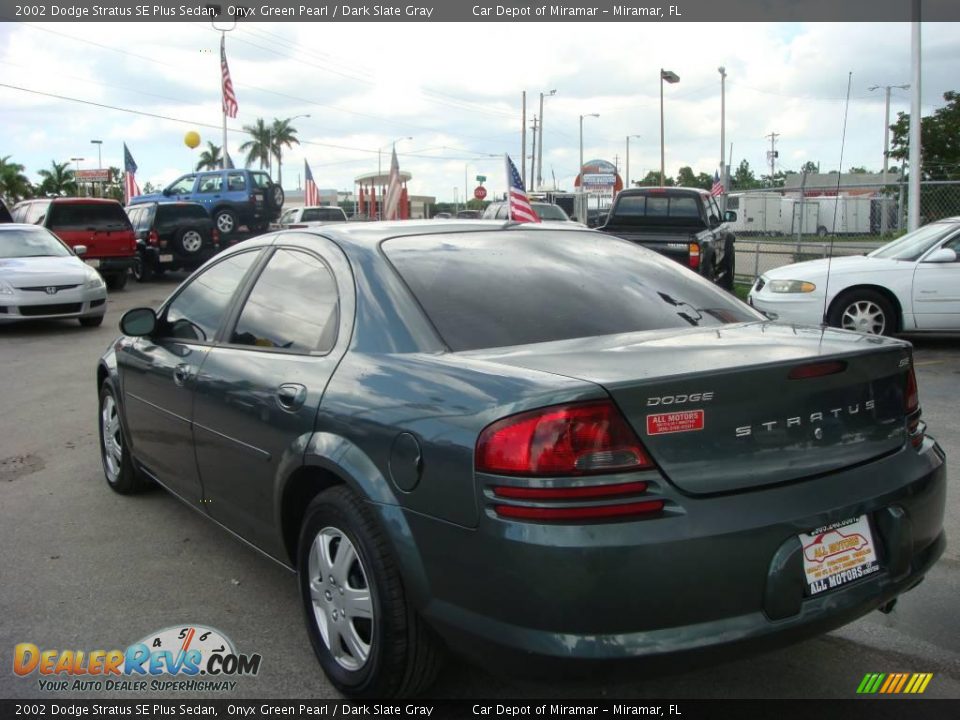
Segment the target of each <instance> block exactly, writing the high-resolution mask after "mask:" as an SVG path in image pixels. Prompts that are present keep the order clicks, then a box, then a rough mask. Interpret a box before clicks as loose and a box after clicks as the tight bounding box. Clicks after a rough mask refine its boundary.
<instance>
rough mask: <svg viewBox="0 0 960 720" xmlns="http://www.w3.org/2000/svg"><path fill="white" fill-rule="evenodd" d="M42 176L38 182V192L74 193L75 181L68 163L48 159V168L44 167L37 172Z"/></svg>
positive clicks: (54, 193) (48, 193)
mask: <svg viewBox="0 0 960 720" xmlns="http://www.w3.org/2000/svg"><path fill="white" fill-rule="evenodd" d="M37 174H38V175H39V176H40V177H42V178H43V180H42V181H41V182H40V192H42V193H43V194H44V195H56V196H58V197H59V196H62V195H76V194H77V183H76V180H75V179H74V176H73V170H71V169H70V163H68V162H64V163H58V162H57V161H56V160H51V161H50V169H49V170H47V169H44V170H40V171H38V172H37Z"/></svg>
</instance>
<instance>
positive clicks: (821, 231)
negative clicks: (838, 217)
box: [817, 225, 827, 237]
mask: <svg viewBox="0 0 960 720" xmlns="http://www.w3.org/2000/svg"><path fill="white" fill-rule="evenodd" d="M817 235H818V236H820V237H826V236H827V229H826V228H825V227H824V226H823V225H821V226H820V227H818V228H817Z"/></svg>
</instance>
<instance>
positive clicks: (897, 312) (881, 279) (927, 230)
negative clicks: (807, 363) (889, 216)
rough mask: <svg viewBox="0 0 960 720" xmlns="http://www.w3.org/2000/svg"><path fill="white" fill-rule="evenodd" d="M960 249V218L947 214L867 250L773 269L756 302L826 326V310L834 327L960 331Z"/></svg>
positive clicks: (786, 317)
mask: <svg viewBox="0 0 960 720" xmlns="http://www.w3.org/2000/svg"><path fill="white" fill-rule="evenodd" d="M958 254H960V217H955V218H948V219H945V220H939V221H937V222H934V223H930V224H929V225H925V226H923V227H922V228H919V229H918V230H915V231H913V232H912V233H907V234H906V235H904V236H903V237H901V238H899V239H897V240H894V241H893V242H891V243H888V244H886V245H884V246H883V247H881V248H878V249H876V250H874V251H873V252H872V253H870V254H869V255H866V256H862V255H857V256H855V257H835V258H833V261H832V262H828V261H827V260H826V259H822V260H811V261H809V262H802V263H797V264H796V265H785V266H784V267H779V268H776V269H775V270H771V271H769V272H766V273H764V274H763V275H762V276H761V277H760V278H759V279H758V280H757V282H756V283H755V284H754V286H753V288H752V289H751V290H750V296H749V298H748V302H749V303H750V304H751V305H753V306H754V307H755V308H757V309H758V310H760V311H761V312H763V313H764V314H766V315H767V316H768V317H770V318H772V319H774V320H777V321H780V322H787V323H800V324H805V325H819V324H821V322H822V321H823V319H824V317H826V321H827V323H828V324H829V325H832V326H833V327H838V328H844V329H846V330H856V331H859V332H865V333H873V334H876V335H891V334H894V333H916V332H957V331H960V261H958ZM828 268H829V281H828V277H827V270H828ZM824 298H826V302H824ZM824 311H826V312H824Z"/></svg>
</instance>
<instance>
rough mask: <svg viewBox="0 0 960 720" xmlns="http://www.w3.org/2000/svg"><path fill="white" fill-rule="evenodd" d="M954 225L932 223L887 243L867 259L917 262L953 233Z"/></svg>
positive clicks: (955, 227)
mask: <svg viewBox="0 0 960 720" xmlns="http://www.w3.org/2000/svg"><path fill="white" fill-rule="evenodd" d="M958 227H960V226H958V225H957V224H956V223H932V224H931V225H924V226H923V227H922V228H918V229H916V230H914V231H913V232H911V233H907V234H906V235H904V236H903V237H902V238H899V239H897V240H894V241H893V242H891V243H887V244H886V245H884V246H883V247H882V248H878V249H876V250H874V251H873V252H872V253H869V254H868V255H867V257H873V258H887V259H889V260H919V259H920V257H921V256H922V255H923V254H924V253H925V252H927V250H929V249H930V248H932V247H933V246H934V245H936V244H937V243H938V242H940V241H941V240H942V239H943V238H944V237H945V236H946V235H949V234H950V233H952V232H953V231H955V230H956V229H957V228H958Z"/></svg>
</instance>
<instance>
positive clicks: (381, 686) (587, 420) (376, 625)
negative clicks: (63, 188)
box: [97, 220, 946, 697]
mask: <svg viewBox="0 0 960 720" xmlns="http://www.w3.org/2000/svg"><path fill="white" fill-rule="evenodd" d="M121 328H122V330H123V333H124V334H123V336H122V337H120V338H119V339H118V340H117V341H116V342H115V343H114V344H113V345H112V346H111V347H110V349H109V351H108V352H107V353H106V354H105V355H104V356H103V358H102V359H101V360H100V362H99V365H98V367H97V391H98V393H99V398H100V404H99V418H98V424H99V427H100V437H101V454H102V459H103V467H104V471H105V474H106V479H107V482H108V484H109V486H110V487H111V488H112V489H113V490H115V491H117V492H120V493H132V492H135V491H137V490H140V489H142V488H144V487H145V486H147V485H149V484H152V483H157V484H159V485H162V486H163V487H165V488H166V489H168V490H169V491H170V492H172V493H174V494H175V495H176V496H177V497H179V498H180V499H181V500H182V501H183V502H185V503H187V504H188V505H190V506H192V507H193V508H195V509H197V510H198V511H199V512H201V513H202V514H204V515H206V516H208V517H209V518H210V519H211V520H213V521H214V522H216V523H218V524H219V525H221V526H222V527H224V528H225V529H226V530H228V531H230V532H232V533H234V534H235V535H237V536H239V537H241V538H242V539H244V540H245V541H247V542H248V543H249V544H251V545H253V546H254V547H256V548H258V549H259V550H261V551H262V552H264V553H266V554H267V555H269V556H270V557H272V558H274V559H275V560H277V561H278V562H280V563H282V564H284V565H285V566H287V567H289V568H291V569H292V570H294V571H295V572H296V573H297V575H298V577H299V582H300V591H301V596H302V601H303V607H304V611H305V619H306V627H307V633H308V635H309V637H310V640H311V642H312V644H313V648H314V650H315V651H316V655H317V658H318V659H319V662H320V664H321V666H322V667H323V669H324V671H325V672H326V674H327V675H328V677H329V678H330V680H331V681H332V682H333V684H334V685H335V686H336V687H337V688H339V689H340V690H341V691H342V692H343V693H345V694H347V695H350V696H354V697H385V696H391V695H407V694H412V693H416V692H420V691H422V690H424V689H425V688H426V687H427V686H428V685H429V683H430V682H431V680H432V679H433V677H434V675H435V674H436V672H437V669H438V666H439V664H440V658H441V657H442V652H443V651H444V650H451V651H454V652H456V653H458V654H461V655H465V656H468V657H472V658H473V659H475V660H480V661H483V662H486V663H487V664H488V665H489V664H491V661H492V660H495V666H496V667H509V665H508V662H509V661H518V662H517V663H516V664H517V665H518V666H521V667H523V668H525V669H527V670H536V669H539V668H546V667H560V668H563V669H574V670H581V669H584V668H585V669H586V671H587V672H591V671H592V670H593V671H602V672H606V670H607V669H608V668H613V667H616V666H620V665H622V664H625V663H629V662H631V661H632V662H636V663H643V662H646V661H649V660H654V661H655V662H656V664H657V666H658V667H659V666H661V665H662V664H663V663H664V662H667V661H670V660H673V659H678V660H680V661H682V662H688V661H689V660H690V659H701V658H711V659H712V658H714V657H721V658H722V657H729V656H731V655H733V654H734V653H736V652H740V651H744V650H752V649H760V648H766V647H772V646H777V645H782V644H786V643H789V642H793V641H796V640H798V639H801V638H804V637H808V636H811V635H814V634H817V633H822V632H825V631H827V630H830V629H832V628H835V627H837V626H839V625H842V624H844V623H848V622H850V621H851V620H854V619H855V618H857V617H860V616H862V615H863V614H865V613H867V612H870V611H872V610H875V609H878V608H879V609H889V608H890V607H891V606H892V602H893V601H894V600H895V599H896V598H897V596H898V595H900V594H901V593H903V592H905V591H907V590H909V589H911V588H912V587H913V586H915V585H916V584H917V583H919V582H920V580H921V579H922V578H923V576H924V574H925V573H926V572H927V571H928V570H929V569H930V567H931V565H933V563H934V562H935V561H936V560H937V558H938V557H939V556H940V554H941V553H942V552H943V549H944V544H945V541H944V534H943V530H942V520H943V513H944V501H945V491H946V472H945V460H944V454H943V451H942V450H941V449H940V447H939V446H938V445H937V443H936V441H935V440H933V439H932V438H931V437H930V436H928V435H927V434H926V427H925V424H924V422H923V421H922V420H921V418H920V402H919V398H918V391H917V384H916V379H915V376H914V370H913V365H912V354H911V347H910V345H909V344H908V343H906V342H902V341H899V340H894V339H889V338H883V337H875V336H869V335H861V334H857V333H853V332H847V331H842V330H834V329H829V328H819V327H808V326H793V325H778V324H775V323H772V322H770V321H768V320H767V319H766V318H764V317H763V316H762V315H760V314H759V313H757V312H756V311H754V310H752V309H751V308H749V307H748V306H747V305H745V304H743V303H741V302H739V301H738V300H736V299H735V298H733V297H732V296H730V295H729V294H727V293H725V292H724V291H722V290H720V289H718V288H716V287H714V286H713V285H711V284H710V283H709V282H707V281H706V280H704V279H703V278H701V277H699V276H697V275H695V274H694V273H692V272H691V271H689V270H687V269H685V268H683V267H681V266H680V265H678V264H677V263H674V262H672V261H671V260H669V259H666V258H664V257H662V256H660V255H657V254H654V253H652V252H649V251H647V250H644V249H642V248H638V247H637V246H635V245H633V244H631V243H629V242H626V241H624V240H620V239H617V238H614V237H611V236H609V235H605V234H601V233H597V232H593V231H589V230H585V229H580V228H575V227H574V228H571V229H564V228H561V227H558V226H556V225H554V226H552V227H537V226H531V225H518V224H516V223H509V222H496V221H463V220H460V221H436V220H434V221H428V222H404V223H365V224H358V225H340V226H326V227H321V228H316V229H309V230H300V231H287V232H280V233H274V234H268V235H264V236H261V237H258V238H254V239H252V240H248V241H246V242H243V243H240V244H239V245H237V246H235V247H233V248H231V249H230V250H228V251H227V252H225V253H222V254H220V255H218V256H216V257H215V258H213V259H212V260H210V261H209V262H208V263H207V264H206V265H204V266H203V267H201V268H200V269H199V270H197V271H196V272H195V273H194V274H193V275H192V276H191V277H190V278H189V279H188V280H186V281H185V282H184V283H183V284H182V285H181V286H180V287H179V288H177V290H176V291H175V292H174V293H173V294H172V295H171V296H170V297H169V298H168V299H167V300H166V301H165V302H164V303H163V304H162V305H161V306H160V307H159V308H157V309H155V310H154V309H150V308H139V309H135V310H131V311H130V312H128V313H127V314H126V315H125V316H124V318H123V320H122V322H121Z"/></svg>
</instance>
